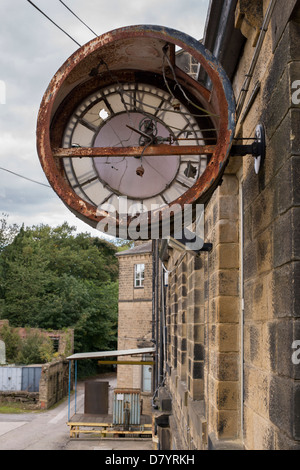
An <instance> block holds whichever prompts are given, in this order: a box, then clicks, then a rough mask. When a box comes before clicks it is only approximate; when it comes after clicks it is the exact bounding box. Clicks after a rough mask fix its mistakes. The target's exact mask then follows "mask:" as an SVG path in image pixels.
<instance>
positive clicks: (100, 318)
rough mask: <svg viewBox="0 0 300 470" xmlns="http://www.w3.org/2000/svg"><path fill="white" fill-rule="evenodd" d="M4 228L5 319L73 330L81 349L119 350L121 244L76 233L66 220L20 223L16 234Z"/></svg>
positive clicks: (0, 288)
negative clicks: (27, 225) (53, 224)
mask: <svg viewBox="0 0 300 470" xmlns="http://www.w3.org/2000/svg"><path fill="white" fill-rule="evenodd" d="M3 227H4V229H5V230H3V231H2V232H1V226H0V241H1V240H2V239H3V240H5V241H3V243H2V251H0V318H3V319H7V320H9V322H10V324H11V325H12V326H16V327H17V326H18V327H25V326H28V327H31V328H34V327H37V328H43V329H54V330H60V329H64V328H68V327H71V328H74V330H75V351H76V352H82V351H96V350H100V349H101V350H103V349H110V348H112V347H113V348H114V347H115V346H116V337H117V312H118V284H117V279H118V261H117V258H116V256H115V254H116V252H117V251H118V248H117V247H116V246H115V245H114V244H112V243H109V242H107V241H105V240H102V239H100V238H97V237H91V236H90V235H89V234H82V233H81V234H79V235H75V233H74V232H75V228H74V227H70V226H69V225H68V224H67V223H64V224H63V225H61V226H59V227H56V228H54V229H53V228H51V227H49V226H47V225H40V226H34V227H31V228H24V227H21V228H20V229H18V231H17V234H16V232H15V228H11V230H10V228H9V226H8V225H7V223H6V224H5V223H3ZM4 232H5V234H6V235H5V236H4ZM1 233H2V238H1ZM12 233H14V235H15V236H14V237H12V236H10V237H8V235H7V234H12ZM30 341H32V343H31V344H32V345H33V344H35V343H34V341H35V342H37V338H35V339H32V338H31V340H30ZM35 349H37V348H35ZM45 354H46V356H47V353H45Z"/></svg>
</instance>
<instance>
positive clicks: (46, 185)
mask: <svg viewBox="0 0 300 470" xmlns="http://www.w3.org/2000/svg"><path fill="white" fill-rule="evenodd" d="M0 170H3V171H7V172H8V173H11V174H12V175H15V176H18V177H19V178H23V179H24V180H27V181H30V182H31V183H36V184H39V185H40V186H45V187H46V188H51V186H49V184H45V183H41V182H40V181H35V180H33V179H31V178H27V176H23V175H19V173H15V172H14V171H11V170H7V169H6V168H2V167H0Z"/></svg>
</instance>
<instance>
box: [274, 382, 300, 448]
mask: <svg viewBox="0 0 300 470" xmlns="http://www.w3.org/2000/svg"><path fill="white" fill-rule="evenodd" d="M299 398H300V387H299V383H297V382H294V381H293V380H291V379H288V378H283V377H278V376H273V377H272V378H271V383H270V397H269V400H270V420H271V421H272V423H274V424H275V426H277V427H278V428H279V429H280V430H281V432H284V433H285V434H287V435H288V437H289V438H290V439H295V440H300V428H299V416H300V400H299Z"/></svg>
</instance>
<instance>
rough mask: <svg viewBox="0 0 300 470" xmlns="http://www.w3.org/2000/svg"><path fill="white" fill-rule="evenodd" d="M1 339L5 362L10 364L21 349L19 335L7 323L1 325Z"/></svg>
mask: <svg viewBox="0 0 300 470" xmlns="http://www.w3.org/2000/svg"><path fill="white" fill-rule="evenodd" d="M1 339H2V340H3V341H4V343H5V350H6V362H7V363H11V364H12V363H14V362H16V360H17V356H18V353H19V351H20V349H21V338H20V336H19V335H18V333H17V332H16V331H14V329H13V328H11V327H10V326H9V325H3V327H2V328H1Z"/></svg>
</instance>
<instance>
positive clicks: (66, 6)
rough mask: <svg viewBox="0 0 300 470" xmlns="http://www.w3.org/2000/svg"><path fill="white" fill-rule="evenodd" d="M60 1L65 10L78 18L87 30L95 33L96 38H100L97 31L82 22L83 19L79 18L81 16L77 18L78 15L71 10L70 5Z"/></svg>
mask: <svg viewBox="0 0 300 470" xmlns="http://www.w3.org/2000/svg"><path fill="white" fill-rule="evenodd" d="M59 1H60V3H61V4H62V5H63V6H64V7H65V8H67V10H69V12H71V13H72V15H74V16H75V18H77V19H78V20H79V21H80V22H81V23H82V24H83V25H84V26H85V27H86V28H87V29H89V30H90V31H91V33H93V34H94V35H95V36H96V38H97V37H98V34H97V33H95V31H93V30H92V29H91V28H90V27H89V26H88V25H87V24H86V23H85V22H84V21H82V19H81V18H79V16H77V15H76V13H74V11H72V10H71V8H69V7H68V5H66V4H65V3H64V2H63V1H62V0H59Z"/></svg>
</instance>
